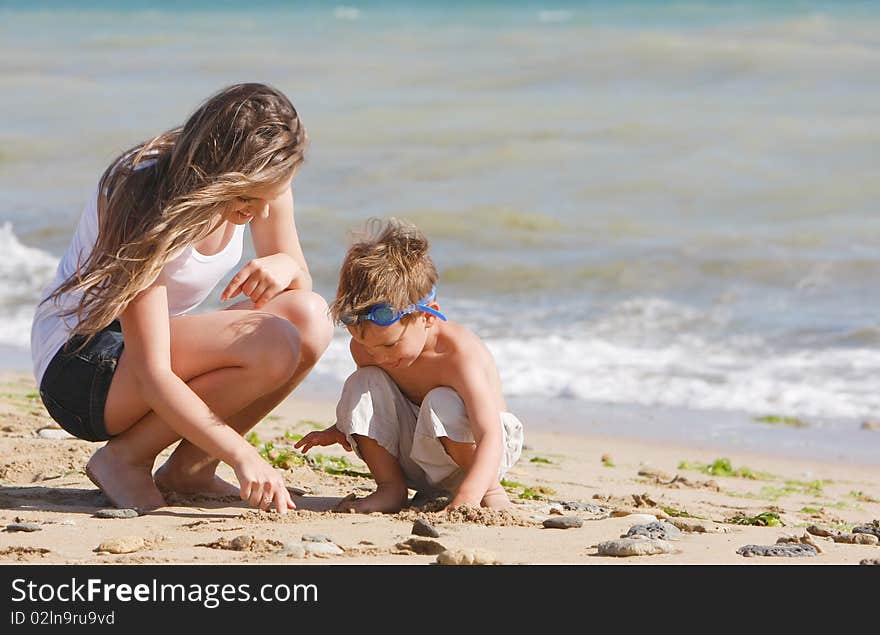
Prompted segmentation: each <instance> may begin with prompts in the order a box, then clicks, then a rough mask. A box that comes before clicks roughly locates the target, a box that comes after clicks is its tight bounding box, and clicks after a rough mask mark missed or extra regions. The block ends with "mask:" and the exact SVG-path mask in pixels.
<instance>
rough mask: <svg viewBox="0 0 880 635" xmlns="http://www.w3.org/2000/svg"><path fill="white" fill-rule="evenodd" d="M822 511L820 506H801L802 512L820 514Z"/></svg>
mask: <svg viewBox="0 0 880 635" xmlns="http://www.w3.org/2000/svg"><path fill="white" fill-rule="evenodd" d="M824 511H825V510H823V509H822V508H821V507H801V512H802V513H804V514H821V513H822V512H824Z"/></svg>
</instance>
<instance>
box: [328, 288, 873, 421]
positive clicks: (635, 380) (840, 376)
mask: <svg viewBox="0 0 880 635" xmlns="http://www.w3.org/2000/svg"><path fill="white" fill-rule="evenodd" d="M636 307H640V310H639V309H637V308H636ZM675 307H676V305H674V304H672V303H665V302H662V301H659V300H657V299H652V298H646V299H643V300H641V301H630V302H627V303H623V304H621V305H619V306H617V307H615V308H614V309H613V310H612V311H610V312H609V314H608V315H606V316H603V317H602V318H600V319H598V320H596V321H594V322H593V323H592V325H591V326H589V327H588V328H587V329H585V332H586V333H588V334H584V335H577V334H570V333H569V334H565V335H561V334H559V335H552V334H549V335H548V334H545V335H521V336H516V335H514V336H504V337H488V338H486V339H485V340H484V341H485V342H486V344H487V346H488V347H489V349H490V350H491V351H492V354H493V355H494V356H495V360H496V363H497V365H498V368H499V371H500V373H501V377H502V380H503V382H504V389H505V393H506V394H507V395H509V396H522V397H537V398H549V399H579V400H585V401H593V402H606V403H618V404H639V405H644V406H670V407H681V408H689V409H696V410H713V411H715V410H728V411H738V412H748V413H753V414H755V415H762V414H784V415H791V416H802V417H814V418H815V417H818V418H820V419H822V418H827V419H865V418H874V417H876V416H877V413H878V412H880V393H878V392H877V391H876V377H877V375H878V373H880V351H877V350H874V349H870V348H847V349H843V348H825V349H815V350H811V349H802V348H801V349H794V350H781V351H774V350H773V349H772V347H771V346H770V345H769V344H768V343H767V342H765V341H764V340H763V339H762V338H761V337H760V336H758V335H750V334H736V335H733V334H728V335H718V336H716V335H714V334H713V333H715V332H716V331H715V330H714V329H716V328H717V332H723V330H724V320H723V319H722V318H720V317H718V316H710V315H700V314H699V312H696V311H694V310H691V309H686V308H682V309H681V311H679V315H678V318H677V319H676V318H675V313H676V310H675ZM626 316H629V318H627V317H626ZM612 325H614V327H616V328H612ZM707 325H708V326H707ZM688 329H690V330H688ZM661 333H665V334H666V337H665V339H661V338H660V337H659V336H660V334H661ZM354 368H355V366H354V363H353V362H352V361H351V358H350V355H349V352H348V338H347V337H343V336H342V335H339V336H338V337H336V338H335V339H334V340H333V342H332V344H331V346H330V348H329V349H328V351H327V353H326V354H325V356H324V357H323V358H322V359H321V361H320V362H319V364H318V367H317V368H316V372H317V373H318V374H319V375H323V376H325V378H326V379H332V380H333V381H335V382H336V383H339V384H340V385H341V382H342V381H343V380H344V379H345V377H347V376H348V375H349V374H350V373H351V372H352V371H353V370H354Z"/></svg>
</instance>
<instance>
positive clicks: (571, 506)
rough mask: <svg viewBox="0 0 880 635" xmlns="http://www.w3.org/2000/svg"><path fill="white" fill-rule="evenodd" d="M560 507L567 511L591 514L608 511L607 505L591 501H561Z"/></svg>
mask: <svg viewBox="0 0 880 635" xmlns="http://www.w3.org/2000/svg"><path fill="white" fill-rule="evenodd" d="M561 505H562V509H564V510H565V511H569V512H589V513H591V514H605V513H608V508H607V507H602V506H601V505H594V504H593V503H581V502H580V501H566V502H563V503H561Z"/></svg>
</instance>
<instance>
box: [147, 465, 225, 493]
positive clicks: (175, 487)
mask: <svg viewBox="0 0 880 635" xmlns="http://www.w3.org/2000/svg"><path fill="white" fill-rule="evenodd" d="M169 463H170V461H166V462H165V463H163V464H162V466H161V467H160V468H159V469H158V470H156V473H155V474H154V475H153V480H154V481H155V482H156V486H157V487H158V488H159V489H160V490H162V491H164V492H176V493H178V494H202V495H204V496H217V497H221V496H235V497H236V498H238V497H239V496H240V494H241V490H240V488H238V487H236V486H235V485H233V484H232V483H230V482H229V481H224V480H223V479H222V478H220V477H219V476H217V475H216V474H214V469H215V468H214V467H213V466H212V467H211V468H210V469H208V470H201V471H190V470H186V469H182V468H178V467H176V466H174V465H169Z"/></svg>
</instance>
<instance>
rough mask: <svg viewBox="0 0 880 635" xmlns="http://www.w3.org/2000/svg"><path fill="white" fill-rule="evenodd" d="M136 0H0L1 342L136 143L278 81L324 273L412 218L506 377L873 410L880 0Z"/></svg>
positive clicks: (570, 396) (716, 400)
mask: <svg viewBox="0 0 880 635" xmlns="http://www.w3.org/2000/svg"><path fill="white" fill-rule="evenodd" d="M116 4H117V3H111V2H73V3H69V2H65V3H62V2H27V3H26V2H8V1H4V0H0V93H2V95H3V99H2V100H0V249H2V250H3V251H4V253H6V254H7V255H8V256H7V258H6V259H5V261H3V262H2V264H0V318H2V319H0V358H2V359H0V362H3V363H4V364H5V365H7V366H8V365H18V364H20V360H21V359H22V355H23V353H26V348H22V346H26V344H22V343H24V342H26V341H27V333H28V330H29V324H30V315H31V312H32V310H33V302H34V300H35V297H36V294H37V293H38V291H39V288H40V287H41V286H42V284H43V283H44V281H45V280H46V279H47V278H48V277H49V276H50V274H51V271H52V268H53V267H54V263H55V262H56V260H57V257H58V256H59V255H60V253H61V252H62V251H63V249H64V248H65V246H66V244H67V240H68V239H69V236H70V232H71V231H72V229H73V227H74V225H75V223H76V220H77V218H78V215H79V211H80V208H81V205H82V203H83V202H84V200H85V198H86V196H87V194H88V193H89V192H90V190H91V189H92V188H93V187H94V183H95V181H96V179H97V178H98V176H99V175H100V173H101V172H102V170H103V169H104V167H105V166H106V165H107V163H108V162H109V161H110V160H111V159H112V158H113V157H114V156H115V154H116V153H118V152H119V151H121V150H123V149H125V148H126V147H128V146H130V145H132V144H133V143H135V142H137V141H139V140H142V139H144V138H146V137H148V136H151V135H153V134H156V133H157V132H159V131H161V130H164V129H167V128H170V127H173V126H175V125H178V124H179V123H181V122H182V121H183V119H184V118H185V117H186V115H187V114H188V113H189V112H190V111H191V110H192V109H193V108H194V107H195V106H196V105H197V104H198V103H199V102H200V101H201V100H202V99H204V98H205V97H206V96H208V95H209V94H211V93H212V92H214V91H215V90H217V89H219V88H220V87H222V86H224V85H227V84H229V83H233V82H237V81H265V82H269V83H272V84H275V85H277V86H278V87H279V88H281V89H283V90H284V91H285V92H286V93H287V94H288V95H289V96H290V97H291V98H292V100H293V101H294V103H295V104H296V106H297V108H298V110H299V111H300V113H301V115H302V117H303V120H304V121H305V123H306V126H307V127H308V129H309V134H310V138H311V140H312V145H311V148H310V150H309V155H308V161H307V164H306V165H305V167H304V168H303V170H302V171H301V173H300V174H299V175H298V176H297V179H296V181H295V184H294V185H295V191H296V203H297V223H298V227H299V231H300V234H301V236H302V239H303V246H304V249H305V252H306V255H307V257H308V259H309V262H310V266H311V268H312V270H313V274H314V276H315V279H316V285H317V288H318V290H319V291H320V292H321V293H323V294H324V295H325V296H328V297H329V296H332V294H333V293H334V291H335V284H336V276H337V273H338V267H339V263H340V261H341V258H342V253H343V251H344V249H345V245H346V240H347V238H346V232H347V231H349V230H350V229H353V228H357V227H358V226H359V225H360V224H362V222H363V221H364V219H366V218H367V217H369V216H389V215H394V216H400V217H404V218H408V219H410V220H412V221H414V222H416V223H417V224H419V226H421V227H422V228H423V229H424V230H425V231H426V232H427V233H428V235H429V237H430V238H431V240H432V245H433V254H434V258H435V261H436V262H437V265H438V269H439V270H440V272H441V284H440V300H441V304H442V306H443V308H444V310H446V311H447V312H448V313H450V314H451V315H452V317H453V319H458V320H460V321H463V322H465V323H466V324H468V325H470V326H471V327H472V328H474V329H475V330H476V331H477V332H478V333H480V334H481V335H482V336H483V337H484V338H486V340H487V342H488V343H489V345H490V347H491V348H492V350H493V352H494V353H495V355H496V357H497V358H498V361H499V366H500V367H501V371H502V378H503V379H504V382H505V388H506V390H507V391H508V392H509V393H510V394H511V396H513V397H516V398H520V399H523V400H526V401H527V402H534V403H538V404H542V403H543V404H547V403H549V402H550V401H552V402H553V403H563V404H571V403H574V402H583V403H598V404H638V405H640V406H642V407H656V408H661V407H662V408H673V409H675V408H684V409H690V410H694V411H697V412H710V411H712V412H716V411H727V412H731V413H740V415H741V416H742V420H743V421H744V422H748V421H750V417H751V416H755V415H758V414H766V413H774V414H787V415H792V416H801V417H807V418H811V419H812V420H813V421H815V426H816V427H818V428H821V429H823V430H826V431H827V430H832V431H833V430H849V429H853V428H855V427H857V426H858V425H859V423H860V422H861V421H863V420H867V419H872V418H876V417H877V416H878V411H880V393H878V392H877V390H876V382H875V377H876V376H877V374H878V371H880V353H878V351H877V345H878V344H880V324H878V320H877V317H876V314H877V311H876V308H877V303H876V302H875V301H874V300H873V297H874V293H873V291H874V287H875V285H874V281H875V280H877V279H878V277H880V258H878V254H880V251H878V249H880V215H878V214H877V211H878V210H877V203H876V201H877V200H878V196H880V180H878V179H877V178H876V166H877V160H876V157H877V147H878V145H880V114H878V113H880V89H878V86H880V84H878V82H877V81H876V78H877V76H878V71H880V3H876V2H873V3H872V2H669V3H664V2H648V1H641V2H554V3H543V2H542V3H538V2H504V3H502V2H490V3H482V2H481V3H467V2H457V3H443V4H442V5H441V4H440V3H431V2H378V3H377V2H370V3H355V2H345V3H338V4H334V3H323V2H308V3H293V2H291V3H284V2H256V3H248V4H247V5H245V4H244V3H233V2H185V3H177V2H170V1H168V2H159V3H155V2H151V3H146V2H142V3H138V2H133V3H125V9H124V10H120V9H119V8H117V7H116V6H115V5H116ZM217 305H218V303H217V301H216V299H215V300H212V303H209V306H217ZM350 367H351V363H350V361H349V360H348V359H347V354H346V351H345V345H344V337H343V334H342V333H340V334H339V338H338V339H337V340H336V341H335V342H334V344H333V346H332V347H331V350H330V351H329V352H328V354H327V356H326V357H325V358H324V359H323V360H322V361H321V363H320V365H319V366H318V368H317V369H316V373H315V377H314V380H313V381H315V382H319V383H321V384H322V386H323V387H325V388H327V389H329V390H331V391H332V390H333V389H334V387H335V386H337V385H338V382H339V381H341V379H343V378H344V377H345V375H346V374H347V373H348V372H349V371H350ZM548 400H549V401H548ZM740 415H736V416H740ZM707 425H709V424H707ZM749 430H751V428H749ZM706 434H709V432H706ZM822 443H825V441H824V440H823V441H822ZM847 443H850V444H852V443H855V442H850V441H847ZM856 444H857V443H856Z"/></svg>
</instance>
